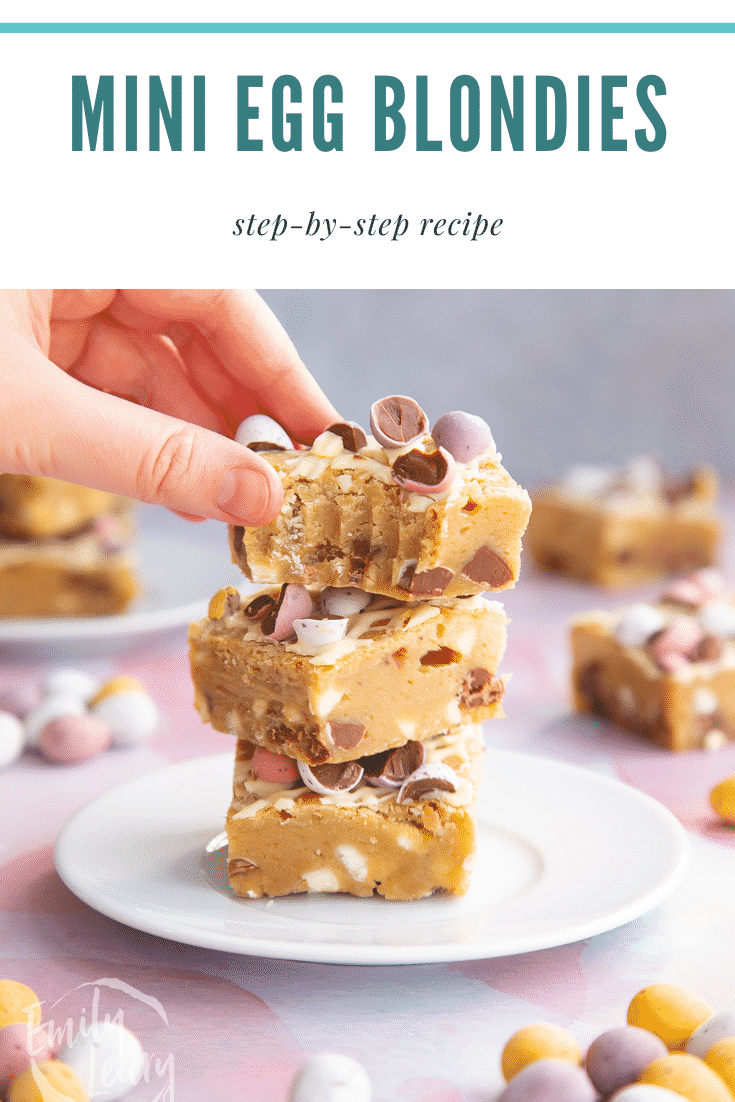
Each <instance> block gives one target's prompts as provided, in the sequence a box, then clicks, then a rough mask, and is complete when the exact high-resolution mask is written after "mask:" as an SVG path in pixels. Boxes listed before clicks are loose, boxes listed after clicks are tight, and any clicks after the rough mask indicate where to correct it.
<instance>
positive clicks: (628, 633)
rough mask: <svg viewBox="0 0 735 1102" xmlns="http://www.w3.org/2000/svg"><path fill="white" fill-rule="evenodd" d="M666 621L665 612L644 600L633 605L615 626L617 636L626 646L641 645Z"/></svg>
mask: <svg viewBox="0 0 735 1102" xmlns="http://www.w3.org/2000/svg"><path fill="white" fill-rule="evenodd" d="M665 623H666V620H665V619H664V617H663V614H662V613H661V612H660V611H659V609H657V608H654V606H653V605H647V604H645V603H643V602H639V603H637V604H634V605H631V606H630V608H628V609H627V610H626V612H624V613H623V616H622V617H621V619H620V620H619V621H618V625H617V627H616V628H615V638H616V639H617V640H618V642H619V643H622V645H623V646H624V647H640V646H642V645H643V644H644V643H646V642H647V641H648V640H649V639H650V638H651V636H652V635H655V634H656V632H658V631H660V630H661V628H662V627H663V626H664V624H665Z"/></svg>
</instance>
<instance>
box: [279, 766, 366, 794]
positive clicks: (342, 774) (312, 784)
mask: <svg viewBox="0 0 735 1102" xmlns="http://www.w3.org/2000/svg"><path fill="white" fill-rule="evenodd" d="M296 764H297V766H298V770H299V773H300V774H301V779H302V780H303V782H304V784H305V785H306V787H307V788H310V789H311V791H312V792H316V793H318V795H320V796H328V795H329V794H330V793H332V792H351V791H352V789H353V788H357V786H358V784H359V783H360V781H361V780H362V777H363V772H364V771H363V768H362V766H361V765H358V763H357V762H356V761H343V762H337V763H333V762H328V763H327V764H326V765H313V766H311V767H309V766H308V765H305V764H304V762H302V761H299V762H297V763H296Z"/></svg>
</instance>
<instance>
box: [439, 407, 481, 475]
mask: <svg viewBox="0 0 735 1102" xmlns="http://www.w3.org/2000/svg"><path fill="white" fill-rule="evenodd" d="M431 435H432V437H433V440H434V443H435V444H436V446H437V447H439V448H445V449H446V451H448V452H449V453H450V454H451V455H452V456H454V458H455V459H456V460H457V462H458V463H469V461H470V460H471V459H474V458H475V456H477V455H480V454H481V453H482V452H484V451H488V450H489V449H490V448H492V449H493V451H494V450H495V441H494V440H493V434H492V433H491V432H490V426H489V425H488V423H487V422H486V421H483V419H482V417H478V416H477V414H475V413H463V412H462V410H459V409H455V410H453V411H452V412H451V413H445V414H443V415H442V416H441V417H440V418H439V420H438V421H437V423H436V424H435V425H434V427H433V429H432V430H431Z"/></svg>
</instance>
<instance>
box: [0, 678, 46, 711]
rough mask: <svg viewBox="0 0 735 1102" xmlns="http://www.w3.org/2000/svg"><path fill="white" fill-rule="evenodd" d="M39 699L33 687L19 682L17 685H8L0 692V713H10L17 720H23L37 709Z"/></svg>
mask: <svg viewBox="0 0 735 1102" xmlns="http://www.w3.org/2000/svg"><path fill="white" fill-rule="evenodd" d="M40 699H41V696H40V693H39V692H38V689H37V688H36V686H35V685H31V684H29V683H28V682H27V681H21V682H19V683H18V684H17V685H8V686H7V687H6V688H4V689H3V690H2V691H1V692H0V711H2V712H10V713H11V714H12V715H14V716H15V717H16V718H17V719H20V720H24V719H25V718H26V716H27V715H28V714H29V712H32V711H33V709H34V708H37V707H38V703H39V701H40Z"/></svg>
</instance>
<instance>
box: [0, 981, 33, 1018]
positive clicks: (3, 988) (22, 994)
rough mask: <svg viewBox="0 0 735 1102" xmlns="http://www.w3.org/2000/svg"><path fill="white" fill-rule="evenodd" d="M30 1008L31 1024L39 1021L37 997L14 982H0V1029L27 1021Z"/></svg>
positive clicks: (20, 984) (28, 989)
mask: <svg viewBox="0 0 735 1102" xmlns="http://www.w3.org/2000/svg"><path fill="white" fill-rule="evenodd" d="M30 1008H32V1014H33V1024H34V1025H38V1024H39V1022H40V1021H41V1004H40V1003H39V1001H38V995H36V993H35V992H34V991H31V989H30V987H26V985H25V984H24V983H16V981H15V980H0V1029H2V1028H3V1027H4V1026H6V1025H18V1024H19V1023H20V1022H27V1021H28V1012H29V1009H30Z"/></svg>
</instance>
